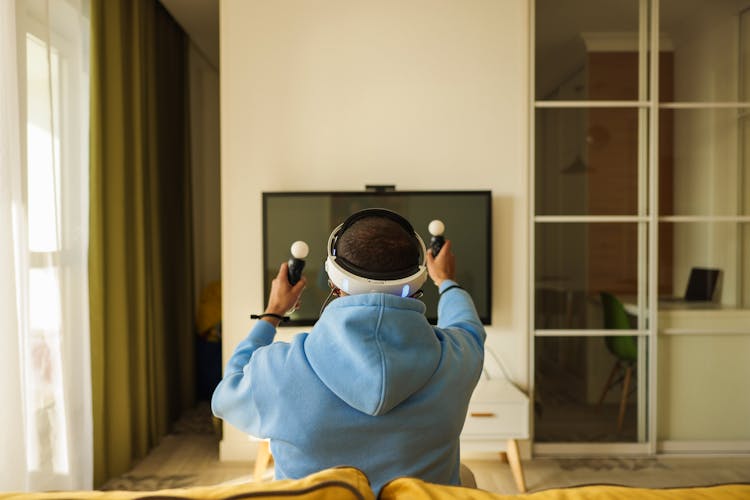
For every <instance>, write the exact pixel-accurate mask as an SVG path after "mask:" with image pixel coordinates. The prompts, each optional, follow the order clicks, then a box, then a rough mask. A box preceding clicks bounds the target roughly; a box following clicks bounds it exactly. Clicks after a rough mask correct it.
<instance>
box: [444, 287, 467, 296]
mask: <svg viewBox="0 0 750 500" xmlns="http://www.w3.org/2000/svg"><path fill="white" fill-rule="evenodd" d="M454 288H460V289H461V290H463V289H464V287H462V286H461V285H451V286H449V287H448V288H446V289H445V290H443V291H442V292H440V297H442V296H443V294H444V293H445V292H447V291H448V290H452V289H454Z"/></svg>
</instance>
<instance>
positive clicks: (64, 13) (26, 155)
mask: <svg viewBox="0 0 750 500" xmlns="http://www.w3.org/2000/svg"><path fill="white" fill-rule="evenodd" d="M85 2H86V0H0V276H1V278H0V330H1V331H2V335H3V339H4V343H3V349H0V380H2V383H0V401H1V402H2V403H0V429H2V431H1V432H2V434H3V436H2V441H0V442H2V446H3V451H2V454H1V455H0V457H1V458H0V460H1V462H0V490H3V491H8V490H32V491H33V490H51V489H90V488H91V487H92V475H93V444H92V443H93V436H92V434H93V427H92V416H91V375H90V359H89V358H90V349H89V328H88V324H89V314H88V272H87V269H88V268H87V266H88V263H87V261H88V188H89V186H88V116H89V114H88V101H89V98H88V52H89V50H88V37H89V22H88V17H87V16H88V8H87V4H86V3H85Z"/></svg>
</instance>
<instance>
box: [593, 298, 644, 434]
mask: <svg viewBox="0 0 750 500" xmlns="http://www.w3.org/2000/svg"><path fill="white" fill-rule="evenodd" d="M599 296H600V297H601V301H602V311H603V312H604V328H605V329H607V330H629V329H631V328H632V327H631V326H630V317H629V316H628V313H627V312H626V311H625V308H624V307H623V305H622V302H620V301H619V300H618V299H617V298H616V297H615V296H614V295H612V294H610V293H607V292H601V293H600V294H599ZM604 342H605V344H606V345H607V349H608V350H609V352H611V353H612V355H613V356H614V357H615V365H614V366H613V367H612V371H611V372H610V374H609V378H608V379H607V383H606V384H605V385H604V390H602V395H601V397H600V398H599V403H598V404H599V405H601V404H602V402H603V401H604V398H605V396H606V395H607V392H609V390H610V389H611V388H612V387H614V386H616V385H617V384H619V383H622V394H621V395H620V413H619V416H618V418H617V432H618V433H619V432H621V431H622V423H623V421H624V420H625V407H626V404H627V401H628V391H629V390H630V383H631V380H632V378H633V367H634V366H635V364H636V362H637V360H638V339H637V338H636V337H635V336H634V335H618V336H608V337H604Z"/></svg>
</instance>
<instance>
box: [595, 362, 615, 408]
mask: <svg viewBox="0 0 750 500" xmlns="http://www.w3.org/2000/svg"><path fill="white" fill-rule="evenodd" d="M619 369H620V361H619V360H618V361H615V365H614V366H613V367H612V371H611V372H609V378H607V383H606V384H604V389H603V390H602V395H601V396H599V402H598V403H597V405H598V406H601V405H602V403H603V402H604V397H605V396H606V395H607V392H609V389H610V387H612V380H614V378H615V375H617V371H618V370H619Z"/></svg>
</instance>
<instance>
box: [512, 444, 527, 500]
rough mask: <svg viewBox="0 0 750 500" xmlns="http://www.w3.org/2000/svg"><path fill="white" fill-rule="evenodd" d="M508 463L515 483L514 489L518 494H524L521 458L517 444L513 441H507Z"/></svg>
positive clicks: (524, 484)
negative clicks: (516, 489)
mask: <svg viewBox="0 0 750 500" xmlns="http://www.w3.org/2000/svg"><path fill="white" fill-rule="evenodd" d="M507 453H508V462H509V463H510V470H511V471H513V479H515V481H516V487H517V488H518V491H519V492H520V493H526V479H524V477H523V467H522V466H521V456H520V454H519V453H518V443H517V442H516V440H515V439H509V440H508V451H507Z"/></svg>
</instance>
